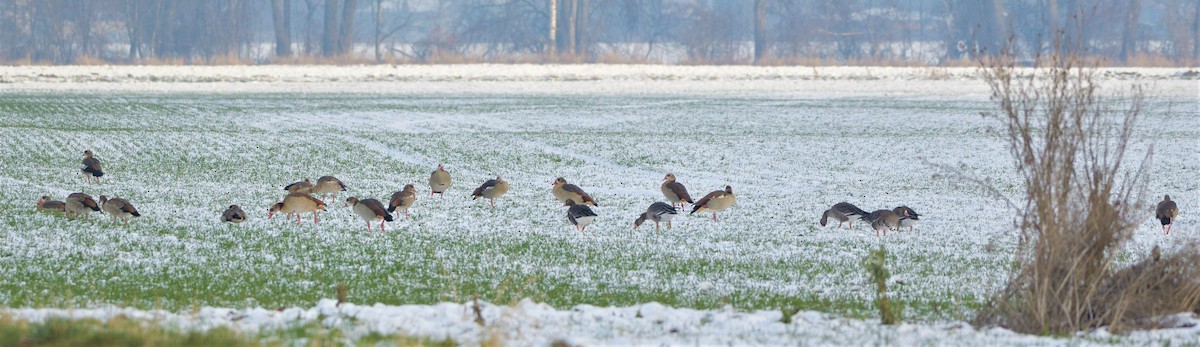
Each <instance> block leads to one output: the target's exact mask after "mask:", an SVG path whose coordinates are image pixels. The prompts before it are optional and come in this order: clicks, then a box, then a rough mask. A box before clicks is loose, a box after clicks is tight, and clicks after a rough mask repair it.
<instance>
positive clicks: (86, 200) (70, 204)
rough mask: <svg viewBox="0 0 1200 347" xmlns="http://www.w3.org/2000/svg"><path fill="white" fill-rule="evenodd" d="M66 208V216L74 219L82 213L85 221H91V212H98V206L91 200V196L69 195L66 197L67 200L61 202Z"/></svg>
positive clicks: (83, 194)
mask: <svg viewBox="0 0 1200 347" xmlns="http://www.w3.org/2000/svg"><path fill="white" fill-rule="evenodd" d="M63 203H64V205H65V206H66V208H67V216H68V217H72V216H73V218H74V219H78V218H79V214H80V213H82V214H83V217H84V218H85V219H89V220H90V219H92V211H100V204H97V203H96V200H95V199H92V196H91V195H87V194H85V193H71V195H67V200H65V201H63Z"/></svg>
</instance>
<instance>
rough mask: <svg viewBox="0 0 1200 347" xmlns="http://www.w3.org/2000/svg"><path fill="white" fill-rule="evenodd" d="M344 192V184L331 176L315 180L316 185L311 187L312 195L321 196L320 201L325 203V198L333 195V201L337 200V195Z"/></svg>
mask: <svg viewBox="0 0 1200 347" xmlns="http://www.w3.org/2000/svg"><path fill="white" fill-rule="evenodd" d="M344 191H346V184H345V183H342V180H339V179H337V177H333V176H321V178H318V179H317V184H316V185H313V187H312V193H313V195H316V194H321V201H325V196H327V195H329V194H333V199H334V200H337V193H338V192H344Z"/></svg>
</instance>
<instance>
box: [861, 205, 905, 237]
mask: <svg viewBox="0 0 1200 347" xmlns="http://www.w3.org/2000/svg"><path fill="white" fill-rule="evenodd" d="M862 219H863V220H864V221H867V222H869V223H871V227H872V228H875V236H876V237H878V236H879V231H880V230H883V236H887V231H888V229H892V228H896V227H898V226H899V225H900V215H898V214H896V212H893V211H892V210H876V211H875V212H871V213H870V214H867V215H866V216H863V218H862Z"/></svg>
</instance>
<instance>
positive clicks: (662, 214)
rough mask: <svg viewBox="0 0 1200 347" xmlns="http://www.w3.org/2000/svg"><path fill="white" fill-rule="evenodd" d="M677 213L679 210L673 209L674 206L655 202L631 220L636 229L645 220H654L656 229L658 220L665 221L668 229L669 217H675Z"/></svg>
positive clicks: (656, 228)
mask: <svg viewBox="0 0 1200 347" xmlns="http://www.w3.org/2000/svg"><path fill="white" fill-rule="evenodd" d="M677 214H679V211H677V210H676V209H675V206H672V205H667V203H665V202H655V203H653V204H650V207H649V208H647V209H646V212H643V213H642V215H641V216H638V217H637V219H636V220H634V221H633V230H637V228H638V227H639V226H642V222H645V221H647V220H649V221H653V222H654V230H658V223H660V222H667V229H670V228H671V219H672V218H675V215H677Z"/></svg>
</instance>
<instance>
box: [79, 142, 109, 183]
mask: <svg viewBox="0 0 1200 347" xmlns="http://www.w3.org/2000/svg"><path fill="white" fill-rule="evenodd" d="M100 176H104V170H103V169H102V168H101V167H100V160H99V159H96V158H95V157H94V156H93V155H92V150H90V149H89V150H85V151H83V178H84V179H86V180H87V182H88V183H92V178H95V179H96V182H100Z"/></svg>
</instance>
